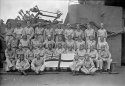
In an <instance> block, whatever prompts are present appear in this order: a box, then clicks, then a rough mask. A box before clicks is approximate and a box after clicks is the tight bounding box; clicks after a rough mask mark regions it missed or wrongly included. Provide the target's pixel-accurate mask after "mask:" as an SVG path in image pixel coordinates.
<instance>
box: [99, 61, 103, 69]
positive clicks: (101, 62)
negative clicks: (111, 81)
mask: <svg viewBox="0 0 125 86" xmlns="http://www.w3.org/2000/svg"><path fill="white" fill-rule="evenodd" d="M99 67H100V69H102V67H103V60H102V59H100V60H99Z"/></svg>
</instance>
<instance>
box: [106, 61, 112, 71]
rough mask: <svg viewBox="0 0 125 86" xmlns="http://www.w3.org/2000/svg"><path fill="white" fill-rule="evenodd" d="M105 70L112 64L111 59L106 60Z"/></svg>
mask: <svg viewBox="0 0 125 86" xmlns="http://www.w3.org/2000/svg"><path fill="white" fill-rule="evenodd" d="M106 61H107V69H110V65H111V63H112V59H107V60H106Z"/></svg>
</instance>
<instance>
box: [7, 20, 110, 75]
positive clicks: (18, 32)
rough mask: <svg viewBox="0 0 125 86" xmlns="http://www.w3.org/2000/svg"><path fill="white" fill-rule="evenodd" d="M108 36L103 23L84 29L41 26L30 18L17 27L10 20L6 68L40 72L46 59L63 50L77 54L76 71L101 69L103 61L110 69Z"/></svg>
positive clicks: (73, 66)
mask: <svg viewBox="0 0 125 86" xmlns="http://www.w3.org/2000/svg"><path fill="white" fill-rule="evenodd" d="M106 38H107V31H106V30H105V29H104V28H103V24H101V28H100V29H99V30H98V31H97V32H96V31H95V30H94V29H93V28H92V27H91V25H90V24H89V23H88V24H87V29H85V30H84V29H83V28H81V27H80V24H77V26H76V29H73V28H72V27H71V26H70V25H66V27H62V26H61V25H59V24H54V25H53V24H49V25H42V24H41V22H39V23H38V24H37V25H36V26H35V27H32V24H31V22H30V21H27V26H25V27H22V25H21V23H20V22H18V23H17V27H16V28H12V27H11V23H8V24H7V28H6V37H5V41H6V45H7V48H6V50H5V56H6V63H7V64H6V68H5V69H6V71H10V70H15V69H17V70H19V72H21V73H22V74H24V75H26V72H25V71H26V70H27V69H32V70H33V71H35V73H36V74H39V73H41V72H42V71H44V69H45V68H46V65H45V60H47V59H51V57H52V56H53V55H54V56H56V57H57V58H60V57H61V55H62V54H64V53H65V54H66V53H67V54H69V53H74V54H75V56H74V60H73V64H72V65H71V66H70V68H71V70H72V72H73V74H75V73H76V72H79V71H81V72H83V73H85V74H93V73H94V72H95V71H96V70H100V71H102V69H103V62H104V61H105V62H107V66H106V70H107V71H109V70H110V64H111V62H112V59H111V54H110V52H109V46H108V43H107V42H106ZM67 58H68V57H67Z"/></svg>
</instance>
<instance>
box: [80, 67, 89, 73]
mask: <svg viewBox="0 0 125 86" xmlns="http://www.w3.org/2000/svg"><path fill="white" fill-rule="evenodd" d="M81 72H83V73H85V74H89V73H90V72H89V70H88V69H86V68H85V67H83V68H81Z"/></svg>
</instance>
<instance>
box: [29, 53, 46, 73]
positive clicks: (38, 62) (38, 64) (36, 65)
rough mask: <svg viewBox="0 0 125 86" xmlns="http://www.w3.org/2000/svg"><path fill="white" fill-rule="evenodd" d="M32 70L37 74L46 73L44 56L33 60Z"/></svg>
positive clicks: (38, 56)
mask: <svg viewBox="0 0 125 86" xmlns="http://www.w3.org/2000/svg"><path fill="white" fill-rule="evenodd" d="M31 69H32V70H33V71H35V73H36V74H40V72H42V71H44V69H45V65H44V55H42V56H40V55H37V56H36V58H34V59H33V61H32V63H31Z"/></svg>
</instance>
